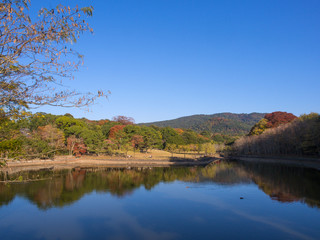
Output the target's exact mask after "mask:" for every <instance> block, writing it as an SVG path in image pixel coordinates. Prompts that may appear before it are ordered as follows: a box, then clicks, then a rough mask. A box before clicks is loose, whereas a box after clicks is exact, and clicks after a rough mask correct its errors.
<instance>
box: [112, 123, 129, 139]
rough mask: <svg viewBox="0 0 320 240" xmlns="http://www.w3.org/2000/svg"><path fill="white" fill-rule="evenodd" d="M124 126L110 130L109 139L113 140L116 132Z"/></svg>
mask: <svg viewBox="0 0 320 240" xmlns="http://www.w3.org/2000/svg"><path fill="white" fill-rule="evenodd" d="M125 126H126V125H116V126H113V127H112V128H110V131H109V138H115V137H116V134H117V132H119V131H121V130H122V129H123V128H124V127H125Z"/></svg>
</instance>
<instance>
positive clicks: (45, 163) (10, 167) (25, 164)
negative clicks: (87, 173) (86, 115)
mask: <svg viewBox="0 0 320 240" xmlns="http://www.w3.org/2000/svg"><path fill="white" fill-rule="evenodd" d="M218 159H220V158H217V157H205V158H200V159H190V158H185V159H184V158H174V159H167V160H163V159H132V158H130V159H121V158H118V159H116V158H115V159H110V158H105V159H104V158H96V159H95V158H94V157H93V158H90V157H86V158H59V159H54V160H52V159H50V160H40V159H37V160H26V161H8V162H7V164H6V166H3V167H1V168H0V172H12V171H14V172H16V171H23V170H40V169H71V168H77V167H82V168H86V167H87V168H90V167H110V168H111V167H120V168H122V167H174V166H205V165H207V164H210V163H211V162H213V161H215V160H218Z"/></svg>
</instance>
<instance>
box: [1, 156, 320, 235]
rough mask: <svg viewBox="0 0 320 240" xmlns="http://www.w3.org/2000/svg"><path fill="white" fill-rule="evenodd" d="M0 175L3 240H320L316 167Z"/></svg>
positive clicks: (235, 165) (245, 166)
mask: <svg viewBox="0 0 320 240" xmlns="http://www.w3.org/2000/svg"><path fill="white" fill-rule="evenodd" d="M0 175H1V176H0V178H1V179H2V182H1V183H0V234H1V235H0V236H1V239H2V240H3V239H183V240H185V239H192V240H194V239H320V208H319V207H320V171H318V170H314V169H303V168H295V167H288V166H281V165H275V164H256V163H255V164H253V163H250V164H248V163H246V164H245V163H241V162H221V163H220V164H215V165H211V166H207V167H188V168H181V167H179V168H178V167H176V168H152V169H149V168H146V169H140V168H137V169H110V168H103V169H101V168H100V169H96V168H90V169H88V168H86V169H80V168H76V169H73V170H42V171H29V172H18V173H12V172H7V173H1V174H0ZM21 180H27V182H19V181H21ZM3 181H5V182H3Z"/></svg>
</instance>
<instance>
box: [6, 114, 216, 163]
mask: <svg viewBox="0 0 320 240" xmlns="http://www.w3.org/2000/svg"><path fill="white" fill-rule="evenodd" d="M150 149H163V150H167V151H170V152H177V151H179V152H181V151H183V152H188V151H196V152H205V153H206V154H212V153H214V152H215V146H214V143H213V141H212V140H211V139H210V138H208V137H205V136H203V135H201V134H198V133H196V132H194V131H192V130H188V129H175V128H171V127H164V128H161V127H156V126H150V127H147V126H138V125H136V124H134V120H133V119H132V118H129V117H124V116H118V117H114V118H113V119H112V120H107V119H106V120H99V121H91V120H88V119H85V118H82V119H77V118H74V117H73V116H72V115H71V114H65V115H63V116H61V115H52V114H46V113H36V114H29V115H28V116H25V117H23V118H20V119H17V120H13V119H12V118H1V121H0V154H1V158H2V159H5V158H39V157H40V158H48V157H53V156H55V155H67V154H69V155H75V156H78V157H80V156H81V155H84V154H86V155H116V154H122V155H123V156H126V155H127V152H128V151H129V150H130V151H141V152H147V151H148V150H150Z"/></svg>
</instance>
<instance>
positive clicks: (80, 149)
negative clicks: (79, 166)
mask: <svg viewBox="0 0 320 240" xmlns="http://www.w3.org/2000/svg"><path fill="white" fill-rule="evenodd" d="M86 152H87V146H86V145H85V144H84V143H83V142H77V143H75V145H74V148H73V154H74V155H75V156H76V157H81V155H83V154H85V153H86Z"/></svg>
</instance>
